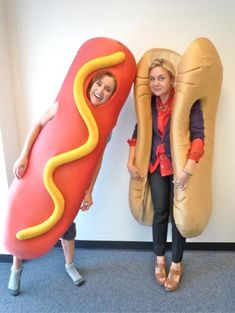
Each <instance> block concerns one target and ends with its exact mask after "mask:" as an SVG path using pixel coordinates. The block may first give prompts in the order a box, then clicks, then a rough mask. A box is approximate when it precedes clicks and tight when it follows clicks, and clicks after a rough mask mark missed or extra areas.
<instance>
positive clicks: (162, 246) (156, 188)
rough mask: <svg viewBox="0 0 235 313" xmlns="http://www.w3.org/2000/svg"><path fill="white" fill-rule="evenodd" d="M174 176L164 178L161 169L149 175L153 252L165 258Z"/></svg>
mask: <svg viewBox="0 0 235 313" xmlns="http://www.w3.org/2000/svg"><path fill="white" fill-rule="evenodd" d="M170 182H171V183H172V176H166V177H162V176H161V175H160V170H159V168H158V169H157V170H156V171H155V172H154V173H152V174H149V183H150V189H151V195H152V200H153V207H154V218H153V227H152V230H153V251H154V253H155V254H156V255H157V256H164V254H165V251H166V241H167V229H168V220H169V214H170V204H171V200H170V199H171V188H170Z"/></svg>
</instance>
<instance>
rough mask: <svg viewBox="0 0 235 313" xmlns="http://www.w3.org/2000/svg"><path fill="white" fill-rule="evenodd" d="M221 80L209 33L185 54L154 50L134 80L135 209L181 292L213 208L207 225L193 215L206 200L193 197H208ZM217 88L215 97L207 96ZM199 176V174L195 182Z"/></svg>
mask: <svg viewBox="0 0 235 313" xmlns="http://www.w3.org/2000/svg"><path fill="white" fill-rule="evenodd" d="M176 69H177V71H176ZM205 77H206V79H208V82H207V81H206V80H205ZM175 79H176V83H175ZM221 79H222V66H221V63H220V60H219V57H218V55H217V53H216V50H215V49H214V47H213V45H212V44H211V43H210V42H209V41H208V40H207V39H205V38H199V39H197V40H195V42H193V44H192V45H191V46H190V47H189V49H188V50H187V52H186V53H185V55H184V56H183V58H182V59H181V57H180V56H179V55H178V54H177V53H175V52H173V51H171V50H167V49H152V50H150V51H148V52H147V53H146V54H145V55H144V56H143V58H142V59H141V60H140V62H139V64H138V69H137V78H136V83H135V97H136V111H137V119H138V129H137V127H136V128H135V131H134V133H133V137H132V139H131V140H129V144H130V153H129V160H128V169H129V172H130V174H131V182H130V206H131V209H132V212H133V215H134V216H135V218H136V219H137V220H138V221H139V222H141V223H144V224H152V229H153V249H154V253H155V255H156V259H155V277H156V280H157V282H158V283H159V284H160V285H164V287H165V289H166V290H167V291H175V290H176V289H177V288H178V286H179V282H180V278H181V275H182V257H183V251H184V244H185V239H186V237H190V236H191V237H192V236H195V235H196V234H198V233H200V232H201V231H202V229H203V226H204V225H205V223H206V222H207V221H208V215H209V214H208V212H206V213H205V214H204V215H205V217H204V220H202V221H201V224H200V223H198V217H197V216H196V217H195V218H193V217H194V214H195V215H198V216H199V218H200V217H201V213H202V210H204V211H205V210H206V206H207V205H208V203H206V206H205V202H204V203H203V204H202V205H201V204H200V201H199V200H198V199H196V203H195V198H194V196H191V195H193V194H196V195H197V198H198V196H199V197H200V198H203V196H204V189H203V190H201V184H200V185H199V184H198V183H199V181H198V179H199V177H200V174H201V169H200V167H202V168H203V169H204V170H205V169H206V166H205V165H207V166H208V168H207V171H206V172H207V174H209V179H210V169H211V161H212V160H211V155H212V144H213V141H212V140H211V139H212V137H213V131H214V127H213V125H214V118H215V112H216V105H217V102H218V96H219V93H220V88H221ZM211 80H212V81H214V84H213V85H214V86H213V87H215V90H214V89H212V88H211V85H212V84H211ZM174 86H175V88H174ZM190 89H191V90H190ZM207 89H208V90H207ZM212 90H213V92H215V95H214V96H208V91H209V92H212ZM210 101H211V102H212V103H210ZM212 106H214V107H213V109H211V108H212ZM209 107H210V109H209ZM209 111H210V113H209ZM212 112H213V113H212ZM204 128H205V133H204ZM177 135H178V137H177ZM204 136H205V147H204ZM204 148H205V149H204ZM204 150H205V153H204ZM179 155H180V156H181V159H180V158H179ZM199 160H200V161H199ZM208 171H209V173H208ZM207 174H206V173H205V172H204V175H203V176H201V177H203V179H206V183H207V184H206V185H205V186H203V187H205V190H206V195H205V199H208V192H209V194H210V182H208V177H207ZM196 176H199V177H198V178H196V182H197V184H196V185H195V184H193V183H194V182H195V177H196ZM202 184H203V185H204V182H202ZM148 185H149V186H150V188H149V187H148ZM208 186H209V187H208ZM148 189H150V191H151V192H150V193H149V192H148ZM194 189H195V190H194ZM198 189H199V190H200V192H201V196H200V192H199V193H198ZM189 191H190V193H188V192H189ZM192 199H193V202H192ZM189 200H190V201H189ZM209 204H210V203H209ZM196 205H197V207H196V210H197V211H196V212H195V210H194V208H195V206H196ZM209 209H210V207H209ZM170 215H171V222H172V263H171V266H170V270H169V274H168V275H167V270H166V260H165V250H166V239H167V226H168V218H169V216H170Z"/></svg>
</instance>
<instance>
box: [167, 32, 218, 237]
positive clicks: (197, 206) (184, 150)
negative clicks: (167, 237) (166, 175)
mask: <svg viewBox="0 0 235 313" xmlns="http://www.w3.org/2000/svg"><path fill="white" fill-rule="evenodd" d="M221 85H222V64H221V61H220V58H219V56H218V53H217V51H216V49H215V47H214V46H213V44H212V43H211V42H210V41H209V40H208V39H206V38H198V39H196V40H194V41H193V42H192V43H191V45H190V46H189V48H188V49H187V50H186V52H185V54H184V55H183V57H182V59H181V62H180V63H179V65H178V69H177V76H176V94H175V98H174V107H173V112H172V117H171V153H172V159H173V168H174V173H175V174H179V173H180V172H181V171H182V169H183V167H184V165H185V163H186V160H187V155H188V150H189V147H190V139H189V131H188V124H189V114H190V110H191V107H192V105H193V104H194V102H195V101H196V100H198V99H199V100H200V102H201V106H202V111H203V117H204V126H205V153H204V155H203V157H202V158H201V159H200V161H199V163H198V164H197V165H196V166H195V170H194V173H193V176H192V177H191V178H190V180H189V183H188V186H187V188H186V189H185V190H179V189H175V192H174V195H175V198H174V209H173V212H174V217H175V222H176V225H177V227H178V229H179V231H180V233H181V234H182V235H183V236H184V237H195V236H197V235H199V234H200V233H201V232H202V231H203V230H204V228H205V227H206V225H207V223H208V221H209V218H210V214H211V208H212V192H211V174H212V161H213V149H214V129H215V118H216V111H217V106H218V101H219V95H220V91H221Z"/></svg>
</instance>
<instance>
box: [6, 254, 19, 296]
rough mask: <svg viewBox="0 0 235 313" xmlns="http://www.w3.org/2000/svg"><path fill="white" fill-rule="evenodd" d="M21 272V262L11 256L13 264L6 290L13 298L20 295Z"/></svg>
mask: <svg viewBox="0 0 235 313" xmlns="http://www.w3.org/2000/svg"><path fill="white" fill-rule="evenodd" d="M22 270H23V265H22V260H21V259H18V258H17V257H15V256H13V264H12V267H11V275H10V279H9V282H8V290H9V292H10V294H12V295H13V296H18V295H19V293H20V277H21V273H22Z"/></svg>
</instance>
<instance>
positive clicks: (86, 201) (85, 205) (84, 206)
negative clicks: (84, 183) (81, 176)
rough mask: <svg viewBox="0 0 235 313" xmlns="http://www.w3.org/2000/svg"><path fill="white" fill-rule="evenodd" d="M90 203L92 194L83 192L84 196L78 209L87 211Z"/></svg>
mask: <svg viewBox="0 0 235 313" xmlns="http://www.w3.org/2000/svg"><path fill="white" fill-rule="evenodd" d="M92 204H93V201H92V195H91V193H88V192H87V193H86V194H85V197H84V199H83V201H82V205H81V207H80V209H81V210H82V211H87V210H89V209H90V207H91V206H92Z"/></svg>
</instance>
